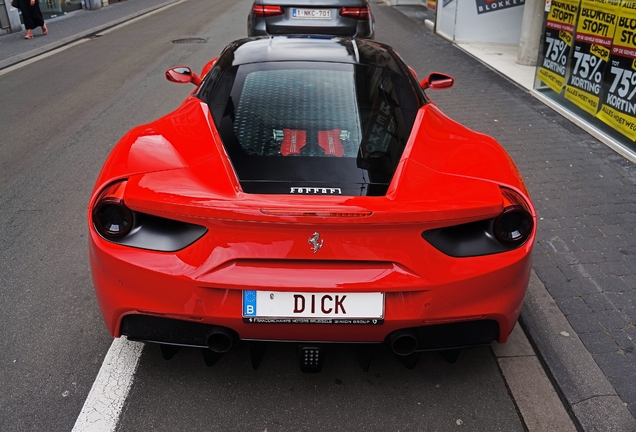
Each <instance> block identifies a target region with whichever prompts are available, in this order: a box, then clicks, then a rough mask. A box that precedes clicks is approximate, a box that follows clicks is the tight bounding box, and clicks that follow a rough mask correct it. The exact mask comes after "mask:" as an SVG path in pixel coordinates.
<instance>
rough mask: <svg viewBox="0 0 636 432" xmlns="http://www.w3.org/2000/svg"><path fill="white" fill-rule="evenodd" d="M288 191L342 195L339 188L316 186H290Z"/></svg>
mask: <svg viewBox="0 0 636 432" xmlns="http://www.w3.org/2000/svg"><path fill="white" fill-rule="evenodd" d="M289 193H293V194H331V195H342V189H340V188H317V187H296V186H292V187H291V190H290V191H289Z"/></svg>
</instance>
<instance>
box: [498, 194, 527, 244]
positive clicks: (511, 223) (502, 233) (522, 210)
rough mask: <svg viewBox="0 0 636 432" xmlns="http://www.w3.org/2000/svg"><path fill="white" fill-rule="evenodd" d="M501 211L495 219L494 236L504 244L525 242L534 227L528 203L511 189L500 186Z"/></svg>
mask: <svg viewBox="0 0 636 432" xmlns="http://www.w3.org/2000/svg"><path fill="white" fill-rule="evenodd" d="M501 195H502V197H503V205H504V210H503V212H502V213H501V214H500V215H499V216H497V218H496V219H495V222H494V225H493V230H494V232H495V237H497V239H498V240H499V241H500V242H502V243H504V244H521V243H523V242H525V241H526V240H527V239H528V237H530V234H531V233H532V229H533V228H534V219H533V217H532V214H531V213H530V208H529V206H528V203H527V202H526V201H525V200H524V199H523V197H522V196H521V195H519V194H518V193H517V192H515V191H513V190H512V189H508V188H504V187H501Z"/></svg>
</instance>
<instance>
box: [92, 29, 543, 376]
mask: <svg viewBox="0 0 636 432" xmlns="http://www.w3.org/2000/svg"><path fill="white" fill-rule="evenodd" d="M166 75H167V78H168V79H169V80H170V81H175V82H180V83H192V84H194V85H195V86H196V89H195V90H194V91H193V92H192V93H191V94H190V96H188V98H187V99H186V100H185V101H184V102H183V103H182V105H181V106H180V107H179V108H177V109H176V110H175V111H174V112H172V113H170V114H168V115H166V116H165V117H162V118H160V119H159V120H157V121H154V122H152V123H150V124H146V125H143V126H139V127H136V128H134V129H133V130H131V131H130V132H129V133H128V134H127V135H125V136H124V137H123V139H122V140H121V141H120V142H119V143H118V144H117V145H116V147H115V148H114V149H113V151H112V153H111V154H110V156H109V157H108V159H107V160H106V162H105V164H104V167H103V169H102V171H101V173H100V174H99V177H98V179H97V182H96V185H95V189H94V192H93V195H92V197H91V200H90V204H89V212H88V214H89V227H90V245H89V249H90V262H91V269H92V275H93V280H94V284H95V291H96V293H97V298H98V301H99V305H100V308H101V311H102V314H103V316H104V319H105V321H106V325H107V327H108V330H109V331H110V333H111V334H112V335H113V336H115V337H119V336H121V335H125V336H127V337H128V339H131V340H139V341H145V342H153V343H158V344H161V347H162V352H163V354H164V356H165V357H170V356H172V355H173V354H174V353H175V352H176V349H177V348H178V347H183V346H185V347H199V348H204V357H205V358H206V361H207V362H208V364H212V363H214V362H215V361H216V360H218V358H219V357H220V356H221V355H222V353H224V352H226V351H228V350H230V349H231V348H232V347H233V346H235V345H236V344H237V343H239V342H240V341H246V342H247V343H249V344H250V350H251V353H252V362H253V365H254V367H257V366H258V364H259V363H260V361H261V359H262V357H263V353H264V347H265V345H266V343H267V342H291V343H295V344H297V345H298V347H299V351H298V352H299V356H298V358H299V363H300V367H301V369H302V370H303V371H307V372H311V371H318V370H320V367H321V365H322V361H323V355H324V349H325V346H326V344H328V343H338V342H347V343H353V344H354V347H356V348H357V350H358V352H362V353H365V352H366V353H368V355H363V356H362V359H361V360H360V361H361V366H362V367H363V369H366V368H368V365H369V362H370V355H371V354H370V353H371V350H370V349H369V347H371V346H372V344H376V343H386V344H388V345H389V346H390V347H391V349H392V350H393V351H394V352H395V353H396V354H397V355H398V357H399V358H400V359H401V360H402V361H403V363H404V364H406V365H407V366H409V367H412V366H414V365H415V362H416V361H417V357H418V355H419V353H420V352H422V351H427V350H441V351H443V352H444V353H446V355H447V357H448V358H452V357H453V356H454V355H456V353H458V351H457V350H458V349H460V348H463V347H468V346H474V345H483V344H489V343H490V342H491V341H493V340H497V341H499V342H504V341H506V339H507V338H508V335H509V333H510V332H511V330H512V328H513V327H514V325H515V323H516V321H517V318H518V316H519V312H520V310H521V306H522V303H523V300H524V295H525V292H526V289H527V285H528V280H529V277H530V271H531V251H532V245H533V242H534V237H535V230H536V216H535V211H534V209H533V206H532V203H531V201H530V198H529V196H528V191H527V190H526V187H525V186H524V183H523V181H522V179H521V176H520V174H519V172H518V171H517V168H516V167H515V165H514V163H513V161H512V160H511V158H510V157H509V156H508V154H507V153H506V152H505V150H504V149H503V148H502V147H501V146H500V145H499V144H498V143H497V142H496V141H495V140H494V139H492V138H490V137H488V136H486V135H483V134H480V133H476V132H473V131H471V130H469V129H467V128H465V127H463V126H461V125H460V124H458V123H456V122H454V121H452V120H450V119H449V118H447V117H446V116H445V115H444V114H443V113H442V112H441V111H440V109H439V108H438V107H437V106H435V104H434V103H432V102H431V101H430V100H429V99H428V98H427V96H426V95H425V94H424V90H426V89H427V88H428V89H442V88H447V87H450V86H452V84H453V79H452V78H451V77H449V76H448V75H444V74H441V73H432V74H431V75H429V76H428V77H427V78H425V79H424V80H422V81H421V82H418V81H417V79H416V77H415V74H414V73H413V71H412V70H411V69H410V68H409V67H408V66H407V65H406V64H404V62H403V61H402V60H401V58H400V57H399V56H398V55H397V54H396V53H395V52H394V51H393V50H392V49H391V48H390V47H388V46H386V45H383V44H380V43H377V42H373V41H369V40H362V39H355V38H354V39H352V38H338V37H307V36H303V37H294V36H275V37H262V38H251V39H243V40H239V41H235V42H233V43H231V44H230V45H229V46H228V47H227V48H226V49H225V50H224V51H223V52H222V54H221V55H220V56H219V57H218V59H215V60H212V61H211V62H210V63H208V64H207V65H206V66H205V67H204V69H203V72H202V74H201V76H198V75H197V74H195V73H194V72H193V71H192V70H191V69H190V68H188V67H175V68H172V69H170V70H169V71H167V72H166ZM454 353H455V354H454ZM358 357H359V358H360V356H358Z"/></svg>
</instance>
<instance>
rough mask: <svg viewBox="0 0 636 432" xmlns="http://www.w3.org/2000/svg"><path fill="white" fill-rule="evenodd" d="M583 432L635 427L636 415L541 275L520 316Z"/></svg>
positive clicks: (533, 278)
mask: <svg viewBox="0 0 636 432" xmlns="http://www.w3.org/2000/svg"><path fill="white" fill-rule="evenodd" d="M519 321H520V323H521V325H522V326H523V328H524V330H525V331H526V333H527V334H528V336H529V337H530V340H531V341H532V343H533V344H534V346H535V348H536V351H537V353H538V355H539V357H540V358H541V359H542V361H543V363H544V364H545V366H546V368H547V370H548V372H549V375H551V376H552V377H554V379H555V384H556V387H557V389H558V390H559V392H560V393H561V396H562V398H563V401H564V403H565V405H566V409H567V410H568V411H569V413H570V415H571V416H572V417H573V418H574V419H575V421H576V422H577V423H578V425H579V427H580V428H581V429H582V430H583V431H586V432H587V431H604V432H609V431H616V432H620V431H636V418H634V417H633V416H632V415H631V413H630V412H629V410H628V409H627V407H626V406H625V405H624V404H623V401H622V400H621V399H620V397H618V395H617V394H616V391H615V390H614V387H612V385H611V384H610V382H609V381H608V379H607V377H606V376H605V374H604V373H603V372H602V371H601V369H600V367H599V366H598V365H597V364H596V362H595V361H594V359H593V358H592V355H591V354H590V353H589V351H588V350H587V348H585V346H584V345H583V342H581V340H580V339H579V337H578V336H577V334H576V332H575V331H574V330H573V329H572V327H571V326H570V324H569V323H568V321H567V319H566V318H565V315H563V313H562V312H561V310H560V309H559V307H558V306H557V304H556V302H555V301H554V299H553V298H552V296H551V295H550V294H549V293H548V291H547V290H546V288H545V286H544V285H543V283H542V282H541V280H540V279H539V277H538V276H537V275H536V273H535V272H534V270H533V271H532V275H531V277H530V284H529V285H528V292H527V294H526V300H525V304H524V306H523V310H522V311H521V317H520V319H519Z"/></svg>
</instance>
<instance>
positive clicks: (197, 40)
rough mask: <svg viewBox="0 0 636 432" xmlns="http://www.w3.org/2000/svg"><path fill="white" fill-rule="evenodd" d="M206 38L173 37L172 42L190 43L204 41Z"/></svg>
mask: <svg viewBox="0 0 636 432" xmlns="http://www.w3.org/2000/svg"><path fill="white" fill-rule="evenodd" d="M205 42H206V39H203V38H184V39H175V40H173V41H172V43H176V44H191V43H205Z"/></svg>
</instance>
